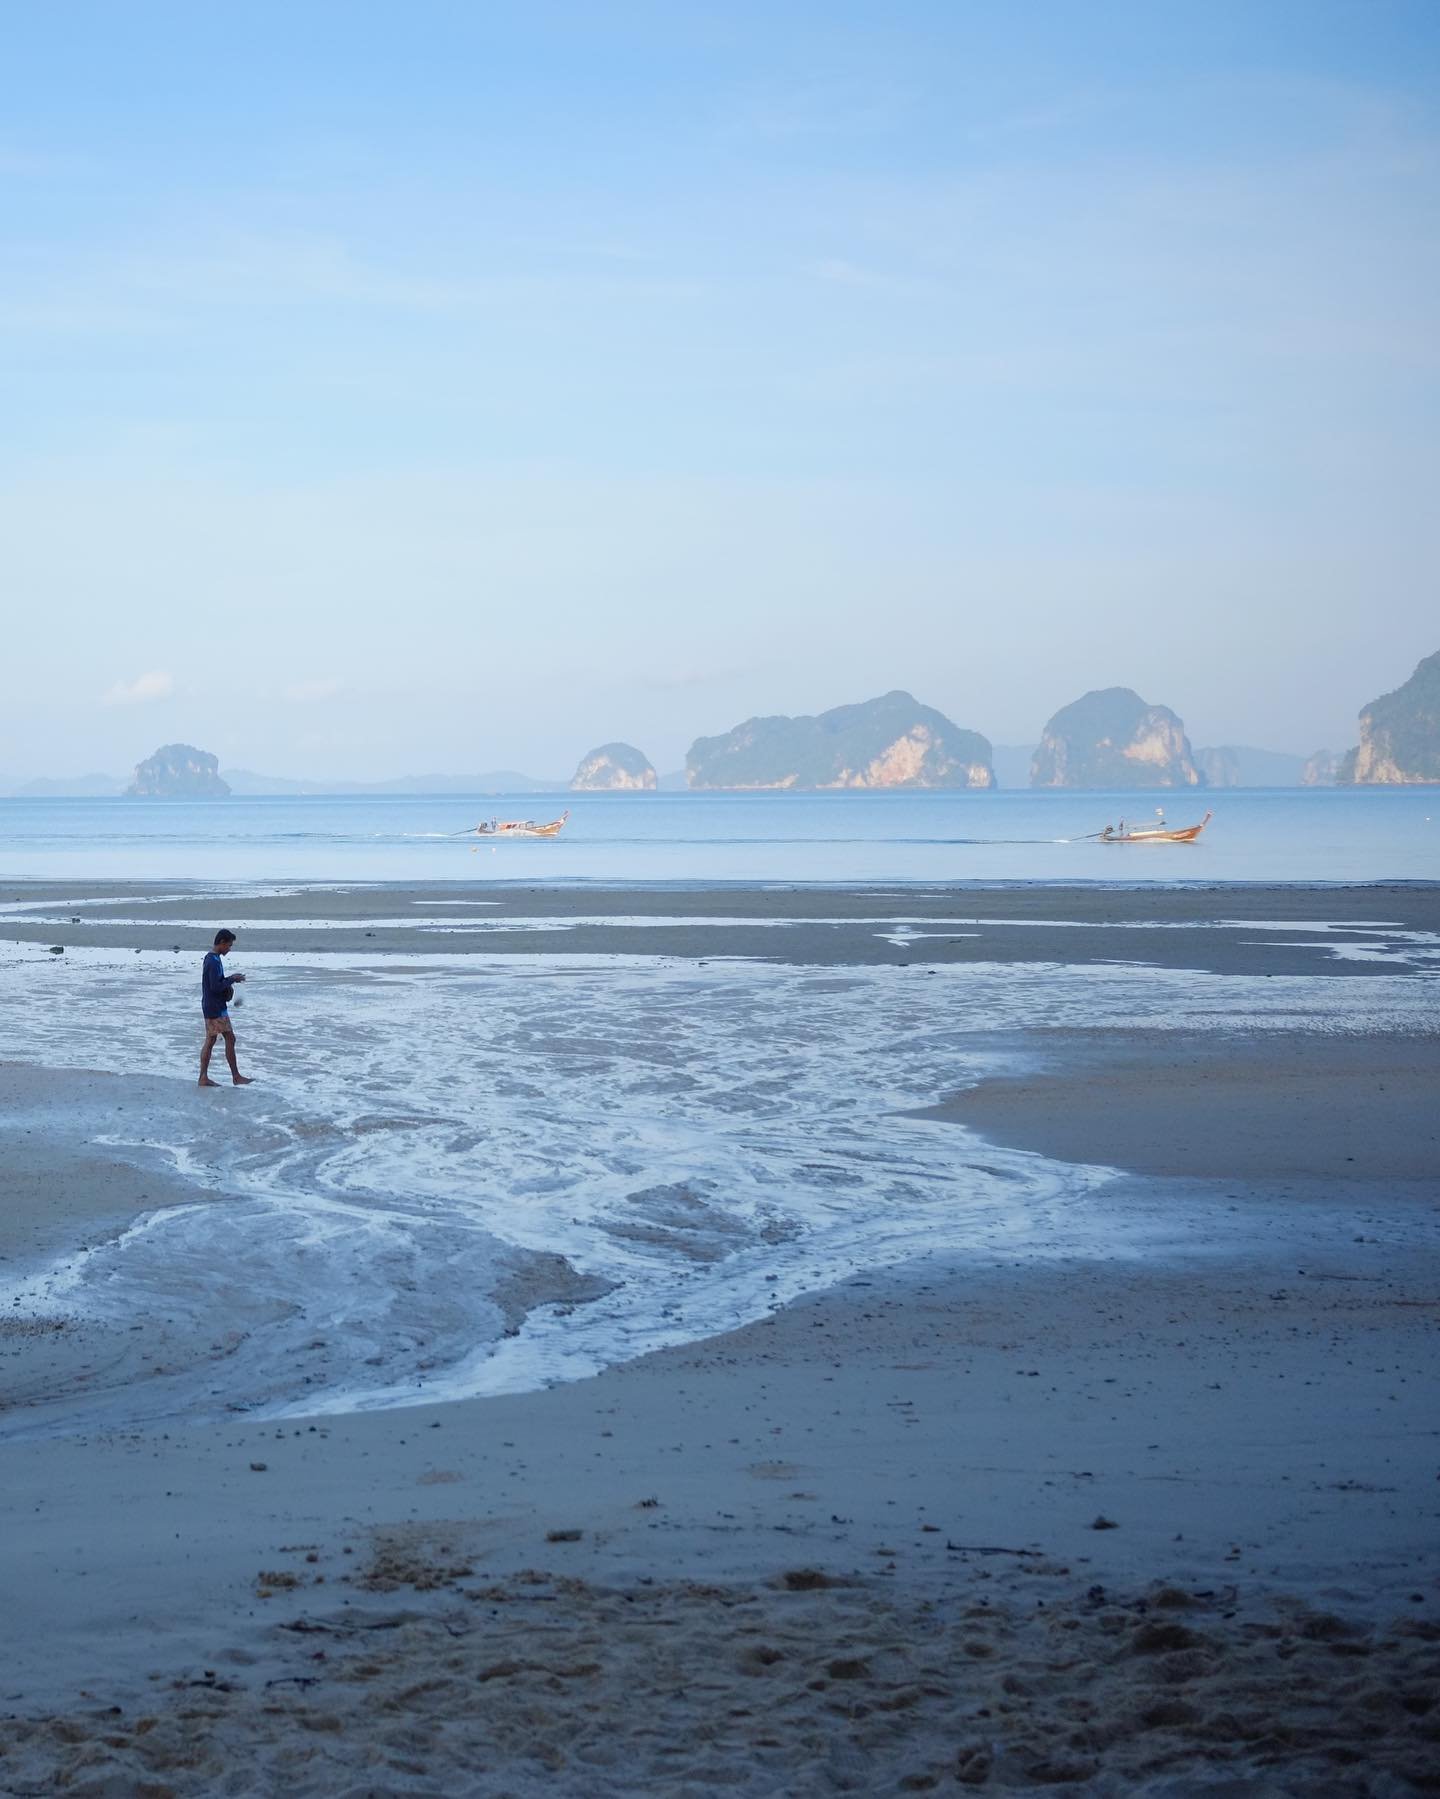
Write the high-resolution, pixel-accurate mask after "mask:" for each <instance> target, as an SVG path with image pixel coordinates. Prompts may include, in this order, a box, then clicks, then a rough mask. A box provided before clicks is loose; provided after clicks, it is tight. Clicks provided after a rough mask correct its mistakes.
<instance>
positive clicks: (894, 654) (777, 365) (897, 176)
mask: <svg viewBox="0 0 1440 1799" xmlns="http://www.w3.org/2000/svg"><path fill="white" fill-rule="evenodd" d="M0 12H3V23H4V60H3V65H0V100H3V104H0V395H3V405H0V594H3V597H4V604H5V613H6V626H5V640H6V654H5V657H4V660H3V664H0V776H12V777H15V778H23V777H24V776H27V775H30V774H35V773H39V772H57V773H60V772H64V773H77V772H80V771H82V770H84V769H90V768H100V769H108V770H115V771H119V770H122V769H124V768H126V767H128V766H129V765H130V764H132V763H133V762H134V761H135V760H136V759H137V758H138V757H139V756H141V755H143V754H145V753H147V752H148V751H149V750H150V749H152V748H154V746H155V745H156V744H157V743H159V742H162V741H166V740H169V739H171V738H175V737H182V738H186V739H189V740H191V741H193V742H196V743H199V744H201V745H202V746H203V747H206V748H209V749H213V750H215V751H216V752H217V753H218V754H219V755H220V757H221V759H222V762H224V763H227V764H232V765H233V764H239V765H243V766H248V767H252V768H258V769H262V770H267V771H271V772H282V773H295V774H308V775H323V774H327V773H342V772H343V773H351V774H359V775H381V774H389V773H397V772H402V771H418V770H426V769H448V770H454V771H461V770H480V769H486V768H491V767H497V766H510V767H520V768H525V769H529V770H531V771H533V772H536V773H543V774H563V773H568V772H569V770H570V768H572V767H573V765H574V763H575V762H576V761H577V760H578V758H579V756H580V755H581V753H582V752H583V751H585V750H587V749H589V748H590V747H591V746H592V745H593V744H595V743H597V742H600V741H603V740H605V739H608V738H613V737H623V738H627V739H630V740H631V741H633V742H635V743H637V744H638V745H639V746H640V747H641V748H642V749H644V750H645V751H646V752H647V753H648V754H650V755H651V756H652V757H653V758H654V760H655V761H656V762H657V763H658V764H659V765H660V766H661V767H662V768H670V767H675V766H678V765H679V763H680V761H681V759H682V758H683V755H684V751H685V748H686V747H687V745H688V743H689V742H690V740H691V739H692V738H693V737H694V736H696V735H698V734H701V733H710V732H714V731H719V730H723V729H725V728H727V727H728V726H729V725H731V724H733V723H735V722H736V721H738V720H739V719H740V718H742V717H744V716H746V715H748V714H751V713H755V712H774V711H787V712H791V711H813V710H819V709H821V708H824V707H826V706H831V705H835V704H838V703H842V702H845V701H850V700H855V699H860V698H864V697H867V696H868V695H870V694H873V693H878V692H881V691H883V690H885V689H886V688H889V687H894V686H904V687H909V688H911V689H912V690H913V691H914V692H915V693H916V694H917V696H918V697H919V698H921V699H922V700H924V701H926V702H928V703H930V704H932V705H936V706H939V707H940V708H941V709H942V710H944V711H946V712H949V713H950V714H951V715H952V716H953V717H954V718H955V719H956V720H957V721H958V722H960V723H962V724H964V725H968V726H971V727H974V728H976V729H979V730H982V731H984V732H986V734H987V735H989V736H990V737H992V738H993V739H994V740H996V741H997V742H1024V741H1029V740H1033V738H1034V736H1035V735H1036V734H1037V733H1038V730H1039V728H1040V726H1041V724H1042V723H1043V721H1044V719H1045V718H1046V717H1047V716H1048V715H1049V713H1051V712H1052V711H1054V710H1055V709H1056V708H1057V707H1058V706H1060V705H1062V704H1064V703H1066V702H1067V701H1068V700H1071V699H1073V698H1075V697H1076V695H1077V694H1078V693H1080V692H1081V691H1083V690H1084V689H1085V688H1088V687H1094V686H1104V685H1111V684H1116V683H1123V684H1126V685H1131V686H1134V687H1137V688H1138V689H1139V690H1140V691H1141V692H1142V693H1144V694H1145V696H1146V697H1147V698H1149V699H1152V700H1158V701H1164V702H1166V703H1168V704H1171V705H1173V706H1175V707H1176V708H1177V710H1179V711H1180V712H1181V713H1182V714H1183V716H1184V717H1185V719H1186V722H1187V725H1188V727H1189V729H1190V732H1191V736H1192V738H1193V739H1194V741H1196V742H1197V743H1217V742H1226V741H1230V742H1252V743H1259V744H1266V745H1271V746H1273V747H1277V748H1291V749H1298V750H1308V749H1312V748H1315V747H1317V746H1319V745H1320V744H1322V743H1325V744H1332V745H1337V746H1340V745H1343V744H1345V743H1348V742H1350V741H1352V740H1353V737H1354V714H1355V711H1356V709H1357V708H1358V706H1359V705H1360V704H1361V703H1362V702H1364V701H1365V700H1367V699H1369V698H1371V697H1373V696H1374V695H1375V694H1376V693H1378V692H1380V691H1382V690H1384V689H1387V688H1389V687H1393V686H1395V685H1397V684H1398V683H1399V682H1400V681H1401V680H1403V679H1404V678H1405V677H1406V676H1407V675H1408V674H1409V672H1410V670H1411V668H1412V667H1413V665H1414V663H1415V662H1416V661H1417V660H1418V659H1419V657H1420V656H1422V655H1424V654H1427V653H1428V652H1430V651H1432V650H1434V649H1436V648H1437V647H1440V603H1437V587H1436V579H1435V570H1436V567H1437V550H1440V523H1437V511H1440V509H1437V508H1436V506H1435V504H1434V498H1433V496H1434V494H1435V493H1436V491H1437V490H1440V454H1437V447H1440V438H1437V371H1440V355H1437V350H1440V334H1437V322H1436V321H1437V312H1436V301H1435V296H1436V294H1437V293H1440V251H1437V244H1440V236H1437V229H1436V227H1437V222H1440V221H1437V210H1440V209H1437V196H1440V106H1437V99H1440V7H1437V6H1435V5H1433V4H1429V3H1426V4H1415V5H1408V4H1387V3H1386V0H1369V3H1365V4H1358V3H1357V4H1346V5H1337V4H1325V3H1323V0H1307V3H1304V4H1293V5H1290V4H1278V3H1277V4H1266V3H1265V0H1245V3H1242V4H1225V3H1216V0H1207V3H1206V4H1203V5H1202V4H1200V3H1199V0H1195V4H1188V5H1181V4H1175V3H1166V0H1148V3H1146V4H1136V5H1112V6H1101V5H1099V4H1095V5H1089V4H1079V3H1078V0H1072V3H1065V4H1061V3H1058V0H1057V3H1056V4H1020V5H1015V6H1001V5H999V4H998V3H997V4H992V5H988V6H984V7H980V6H967V5H963V4H959V3H956V4H950V5H938V4H937V5H921V4H912V5H905V4H898V5H889V6H884V7H882V6H879V5H873V6H863V7H862V6H856V5H844V4H835V3H834V0H829V3H826V4H816V5H789V6H785V5H780V6H774V5H770V6H759V5H746V4H727V5H725V6H717V7H713V8H712V7H709V6H705V5H695V6H675V5H653V6H651V5H604V4H592V5H559V4H556V5H546V4H543V3H541V4H534V3H531V4H526V5H524V6H518V5H517V6H484V5H481V4H479V3H478V0H477V3H475V4H469V5H458V4H457V5H440V4H433V3H431V4H426V3H425V0H412V3H410V4H407V5H404V6H401V5H399V4H387V5H368V6H366V5H357V4H344V5H338V4H298V5H297V4H294V3H293V0H292V3H291V4H288V5H285V6H279V5H269V4H262V3H257V0H250V3H249V4H247V5H246V6H245V7H243V8H233V9H220V8H197V7H195V6H193V5H189V4H186V5H178V4H177V5H169V4H147V3H146V0H136V3H135V4H132V5H128V6H125V7H119V6H114V5H111V4H108V3H106V4H100V3H91V4H84V3H81V4H71V5H67V6H65V7H63V8H61V7H32V6H27V5H21V4H18V3H15V4H9V5H4V4H3V0H0ZM221 619H223V620H225V621H226V623H225V627H224V631H223V634H222V633H220V632H218V631H217V628H216V627H217V624H218V622H219V621H220V620H221ZM217 670H220V671H223V672H221V673H219V674H218V675H217V673H216V671H217Z"/></svg>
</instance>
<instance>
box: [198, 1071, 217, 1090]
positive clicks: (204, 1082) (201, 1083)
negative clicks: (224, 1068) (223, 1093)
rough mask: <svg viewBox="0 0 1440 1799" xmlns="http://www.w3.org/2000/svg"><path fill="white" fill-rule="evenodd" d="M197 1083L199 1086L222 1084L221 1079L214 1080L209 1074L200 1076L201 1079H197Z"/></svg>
mask: <svg viewBox="0 0 1440 1799" xmlns="http://www.w3.org/2000/svg"><path fill="white" fill-rule="evenodd" d="M195 1085H196V1086H197V1087H218V1086H219V1085H220V1083H219V1081H212V1080H211V1079H210V1076H209V1075H208V1074H202V1075H201V1076H200V1079H199V1080H198V1081H196V1083H195Z"/></svg>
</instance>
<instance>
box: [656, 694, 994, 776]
mask: <svg viewBox="0 0 1440 1799" xmlns="http://www.w3.org/2000/svg"><path fill="white" fill-rule="evenodd" d="M685 778H686V782H687V784H688V785H689V786H691V787H694V788H732V789H733V788H775V787H788V788H795V789H802V788H811V789H815V788H834V787H993V786H994V785H995V774H994V770H993V769H992V768H991V765H990V743H989V740H988V738H985V737H982V736H981V735H980V734H979V732H978V731H967V730H964V729H962V728H961V727H960V726H959V725H957V724H953V723H952V722H951V721H950V720H949V719H948V718H946V717H945V715H944V713H943V712H937V711H935V709H934V708H933V707H931V706H922V705H921V704H920V702H919V701H918V700H916V699H915V698H914V697H913V696H912V695H910V694H908V693H902V692H899V691H898V690H897V691H896V692H894V693H887V694H884V695H882V696H881V697H880V698H879V699H877V700H863V701H861V703H860V704H859V705H856V706H836V707H834V708H833V709H832V710H831V711H829V712H821V713H820V714H819V715H818V716H816V717H813V718H783V717H781V718H749V719H746V721H745V723H744V724H742V725H736V727H735V728H734V730H733V731H727V732H726V733H725V735H724V736H723V737H699V738H697V739H696V740H695V742H694V743H693V744H692V745H691V746H690V753H689V755H688V756H687V757H686V758H685Z"/></svg>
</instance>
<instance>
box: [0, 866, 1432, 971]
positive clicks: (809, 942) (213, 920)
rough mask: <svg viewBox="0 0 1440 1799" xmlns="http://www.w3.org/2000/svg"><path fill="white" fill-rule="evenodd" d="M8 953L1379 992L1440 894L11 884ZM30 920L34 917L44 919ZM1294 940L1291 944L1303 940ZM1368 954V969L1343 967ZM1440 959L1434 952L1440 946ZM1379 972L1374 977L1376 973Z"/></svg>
mask: <svg viewBox="0 0 1440 1799" xmlns="http://www.w3.org/2000/svg"><path fill="white" fill-rule="evenodd" d="M0 906H3V911H0V943H3V942H4V941H6V940H7V939H8V940H11V941H23V942H30V943H39V942H44V943H46V944H49V943H59V944H68V945H71V946H84V945H95V946H99V947H105V948H132V947H135V948H145V949H161V950H165V949H170V948H172V947H173V948H178V949H180V950H181V951H184V952H188V951H190V950H193V949H195V948H196V946H197V945H199V946H200V947H204V946H205V945H206V944H208V942H209V939H210V936H211V935H213V932H214V930H215V928H217V926H218V924H219V923H222V922H223V923H224V924H226V925H227V926H228V927H229V928H231V929H234V930H237V931H239V932H240V933H241V942H240V947H239V950H238V952H237V956H238V957H242V958H243V953H244V951H245V950H246V949H254V950H291V951H300V952H305V951H323V952H340V953H344V954H349V955H354V954H357V953H360V952H364V953H388V952H391V951H394V950H397V949H413V948H415V947H417V946H419V945H421V944H423V946H424V947H425V948H426V949H429V950H434V951H445V952H448V953H466V952H476V953H484V954H487V955H527V954H534V953H536V952H537V951H543V952H544V953H547V954H561V955H563V954H575V955H595V954H615V953H621V954H632V955H665V956H678V957H689V958H696V959H702V958H705V957H711V956H721V955H726V956H753V957H757V958H762V959H773V960H777V961H785V962H794V963H814V964H818V965H844V964H894V965H899V964H913V963H916V962H926V963H934V964H937V965H938V964H943V963H949V962H959V963H964V962H989V961H1001V962H1005V961H1011V962H1064V963H1068V964H1072V965H1080V966H1084V965H1091V964H1101V963H1106V962H1122V963H1123V962H1129V961H1141V962H1145V963H1148V964H1151V965H1153V966H1156V967H1166V968H1193V969H1198V970H1205V971H1209V972H1213V973H1219V974H1307V973H1312V972H1315V971H1317V969H1319V968H1321V967H1323V968H1324V969H1325V970H1326V971H1327V972H1331V973H1335V974H1338V975H1342V976H1347V977H1349V976H1354V977H1363V976H1365V975H1373V974H1377V973H1383V972H1385V971H1386V970H1387V968H1389V967H1391V966H1392V963H1391V962H1389V961H1388V960H1386V958H1387V957H1389V956H1392V955H1396V954H1399V955H1401V956H1403V955H1404V954H1405V953H1406V951H1407V949H1409V950H1413V949H1414V947H1415V946H1414V944H1413V943H1412V942H1410V941H1409V940H1410V939H1411V938H1413V936H1414V935H1415V934H1416V933H1419V934H1421V935H1422V936H1423V937H1425V938H1427V939H1436V938H1437V934H1440V885H1417V884H1408V885H1407V884H1397V885H1394V886H1371V887H1189V886H1185V887H1176V886H1162V885H1159V884H1156V885H1154V886H1149V887H1130V888H1123V887H1105V886H1099V885H1091V886H1081V887H1052V886H1010V887H990V888H985V887H970V886H955V887H947V888H935V887H889V888H886V887H867V888H820V887H765V888H755V887H738V886H737V887H720V888H709V889H696V888H689V887H678V886H677V887H646V888H638V887H637V888H631V887H598V886H597V887H591V886H588V885H584V886H579V885H577V886H570V887H552V888H542V887H520V886H513V885H509V884H502V883H489V884H486V883H474V884H470V883H464V882H453V881H451V882H433V883H430V884H428V885H426V886H423V887H421V886H400V885H384V886H357V887H295V888H285V889H281V890H277V891H275V892H272V893H261V894H257V893H253V892H246V891H243V890H226V889H224V888H223V887H222V888H221V889H219V890H213V889H206V888H204V887H202V886H200V885H198V884H197V885H195V886H193V887H177V886H175V885H173V884H170V885H157V886H149V887H146V886H139V885H136V884H133V883H131V884H122V883H107V884H96V883H73V884H67V883H60V884H40V883H31V884H26V883H18V884H17V883H11V884H10V885H9V886H8V887H7V888H6V889H5V890H4V891H3V893H0ZM32 915H33V916H32ZM1290 925H1294V926H1296V927H1297V928H1296V929H1295V930H1293V931H1292V930H1290V929H1288V928H1287V927H1288V926H1290ZM1347 943H1349V944H1354V945H1356V946H1357V947H1358V948H1359V949H1361V950H1362V951H1364V952H1365V955H1363V956H1360V957H1351V956H1340V955H1337V954H1336V948H1337V946H1343V945H1345V944H1347ZM1430 947H1431V949H1432V950H1433V948H1434V947H1435V946H1434V944H1433V943H1432V944H1431V945H1430ZM1372 957H1375V958H1377V959H1371V958H1372Z"/></svg>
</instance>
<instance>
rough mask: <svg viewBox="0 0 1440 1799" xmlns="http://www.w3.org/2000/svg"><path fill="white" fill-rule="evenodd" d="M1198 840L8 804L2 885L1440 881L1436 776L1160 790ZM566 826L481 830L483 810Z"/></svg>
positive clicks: (752, 810)
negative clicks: (519, 834) (1404, 783)
mask: <svg viewBox="0 0 1440 1799" xmlns="http://www.w3.org/2000/svg"><path fill="white" fill-rule="evenodd" d="M1163 797H1164V803H1165V807H1166V814H1167V818H1168V821H1169V822H1170V823H1171V824H1172V825H1186V824H1193V823H1195V822H1197V821H1198V820H1199V819H1200V817H1201V816H1202V815H1203V813H1204V812H1205V810H1206V808H1207V806H1208V807H1210V808H1212V809H1213V811H1214V814H1215V816H1214V819H1213V821H1212V822H1211V824H1210V826H1209V828H1208V830H1207V831H1206V833H1205V835H1204V837H1203V838H1202V839H1201V840H1200V841H1199V842H1198V843H1196V844H1192V845H1155V846H1139V845H1136V846H1127V847H1122V846H1116V845H1107V844H1099V843H1096V842H1094V841H1088V842H1087V841H1084V838H1085V836H1086V834H1087V833H1089V832H1095V831H1099V830H1100V829H1101V828H1102V827H1103V826H1104V825H1106V824H1107V823H1113V822H1117V821H1118V820H1119V819H1121V818H1125V819H1128V820H1132V821H1138V822H1145V823H1148V822H1150V820H1151V819H1152V817H1153V814H1154V810H1155V807H1156V805H1157V803H1159V802H1160V800H1161V798H1162V796H1159V795H1156V794H1154V793H1137V794H1119V793H1085V792H1068V791H1066V792H1025V791H1020V792H1008V791H1001V792H996V793H947V792H892V793H824V794H783V793H744V794H729V793H705V794H699V793H674V794H671V793H648V794H574V795H563V794H554V795H550V794H540V795H536V794H523V795H516V796H511V797H508V798H497V797H496V796H494V795H490V794H487V795H477V796H475V797H473V798H470V797H466V796H464V795H458V796H457V795H454V794H444V795H404V796H396V797H389V796H385V797H369V796H345V797H335V798H326V797H321V796H305V797H298V798H291V797H285V798H273V799H240V798H232V799H229V800H219V801H215V800H209V801H156V800H120V799H109V800H39V799H8V800H0V879H5V880H56V879H91V878H101V879H138V880H200V881H245V882H249V881H277V880H278V881H322V882H323V881H430V880H455V881H475V880H484V881H498V880H516V881H523V882H539V883H547V884H548V883H571V882H583V881H596V882H607V883H613V882H627V881H635V882H652V881H676V882H693V883H700V884H704V883H710V882H721V881H745V882H772V881H773V882H787V883H788V882H805V881H815V882H885V883H888V882H965V881H1112V882H1113V881H1121V882H1125V883H1130V882H1137V881H1205V882H1208V881H1385V880H1437V879H1440V788H1434V787H1431V788H1371V789H1348V790H1347V789H1325V788H1311V789H1260V788H1255V789H1240V790H1235V789H1227V790H1224V791H1221V792H1217V793H1212V794H1208V795H1206V794H1198V795H1197V794H1190V793H1180V794H1173V795H1169V796H1163ZM567 805H568V806H569V808H570V821H569V823H568V824H567V826H566V828H565V831H564V834H563V835H562V836H561V837H560V838H558V839H556V840H555V841H529V842H526V841H514V842H504V843H486V842H484V841H482V840H478V839H476V838H474V837H473V836H472V837H468V838H467V837H466V836H463V835H451V833H456V832H463V831H464V830H465V829H466V828H467V827H468V826H472V825H473V824H474V823H475V822H476V821H477V820H479V819H481V818H489V817H491V816H492V815H498V816H499V817H501V818H506V817H509V818H536V819H541V820H543V819H547V818H552V817H554V816H555V815H556V814H557V813H558V812H560V811H561V810H562V809H563V808H564V807H565V806H567Z"/></svg>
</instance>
